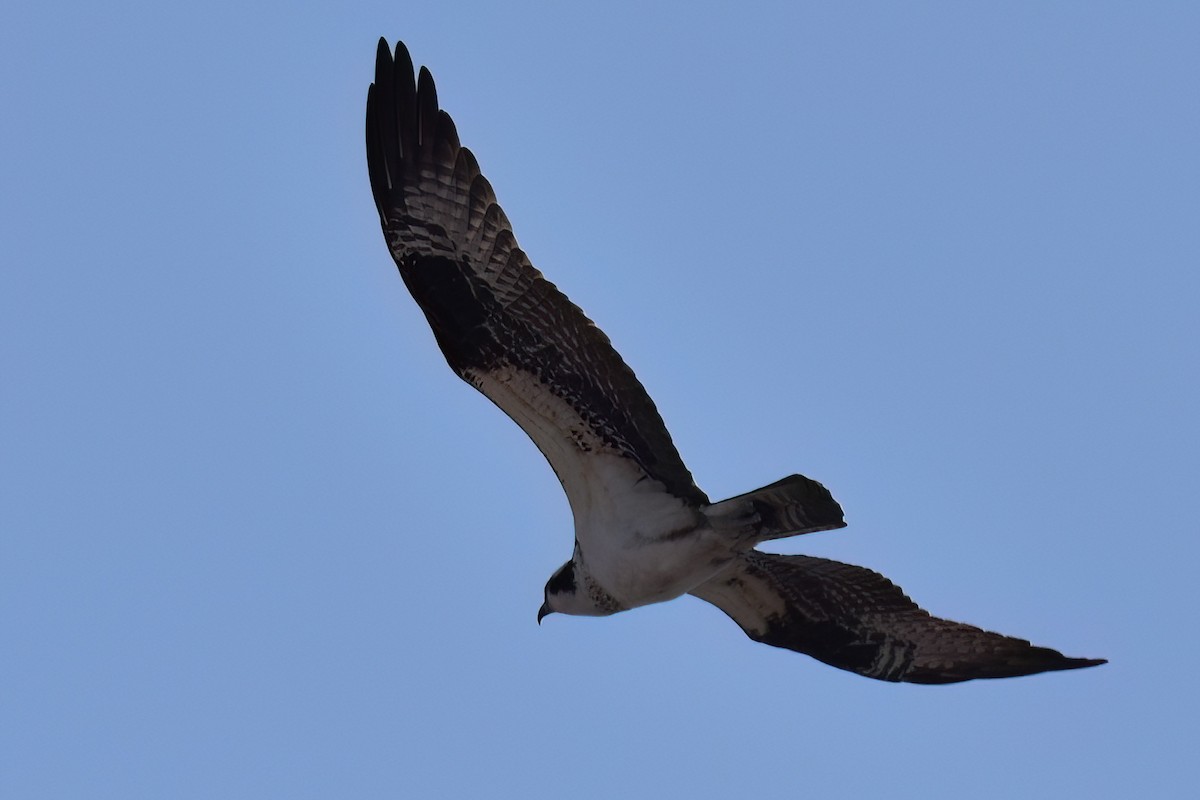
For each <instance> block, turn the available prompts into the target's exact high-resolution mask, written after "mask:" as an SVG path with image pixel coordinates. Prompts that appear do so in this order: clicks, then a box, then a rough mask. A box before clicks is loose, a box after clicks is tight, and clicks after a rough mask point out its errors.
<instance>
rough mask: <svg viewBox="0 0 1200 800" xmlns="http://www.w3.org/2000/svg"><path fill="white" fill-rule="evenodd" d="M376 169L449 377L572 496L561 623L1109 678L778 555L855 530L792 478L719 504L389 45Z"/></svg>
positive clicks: (829, 566)
mask: <svg viewBox="0 0 1200 800" xmlns="http://www.w3.org/2000/svg"><path fill="white" fill-rule="evenodd" d="M366 134H367V166H368V171H369V173H370V178H371V191H372V193H373V194H374V197H375V205H376V207H377V208H378V210H379V219H380V223H381V224H382V226H383V234H384V238H385V239H386V241H387V245H388V248H389V249H390V250H391V253H392V257H393V258H394V259H395V261H396V265H397V267H398V268H399V270H400V277H401V278H403V280H404V283H405V285H406V286H407V287H408V290H409V291H410V292H411V293H412V295H413V297H414V298H415V299H416V301H417V304H418V305H420V307H421V310H422V311H424V312H425V317H426V318H427V319H428V321H429V325H430V327H431V328H432V329H433V335H434V337H435V339H436V340H437V343H438V346H439V347H440V348H441V350H442V353H443V354H444V355H445V357H446V361H447V362H448V363H449V364H450V368H451V369H453V370H454V372H455V373H456V374H457V375H458V376H459V377H461V378H462V379H463V380H465V381H466V382H467V383H469V384H471V385H472V386H474V387H475V388H476V389H478V390H479V391H481V392H483V394H484V395H486V396H487V397H488V399H490V400H491V401H492V402H493V403H495V404H496V405H497V406H499V407H500V409H501V410H502V411H503V412H504V413H505V414H507V415H508V416H510V417H511V418H512V419H513V420H514V421H515V422H516V423H517V424H518V425H520V426H521V428H522V429H523V430H524V431H525V433H527V434H528V435H529V437H530V438H531V439H533V442H534V444H536V445H537V447H538V449H539V450H541V451H542V453H543V454H544V455H545V457H546V460H547V461H549V462H550V466H551V468H553V470H554V473H555V475H557V476H558V479H559V481H560V482H561V483H562V486H563V489H564V490H565V491H566V494H567V499H568V501H569V502H570V505H571V512H572V514H573V516H574V520H575V548H574V552H573V553H572V555H571V559H570V560H569V561H567V563H565V564H564V565H563V566H562V567H561V568H559V570H558V571H557V572H555V573H554V575H553V576H552V577H551V578H550V580H549V582H547V584H546V589H545V602H544V604H543V605H542V607H541V609H540V610H539V611H538V622H539V623H540V622H541V620H542V618H543V617H545V616H546V615H547V614H550V613H552V612H556V611H557V612H561V613H564V614H578V615H608V614H615V613H616V612H618V611H625V610H627V609H630V608H637V607H638V606H642V605H646V604H648V603H661V602H663V601H666V600H671V599H673V598H676V597H679V596H681V595H684V594H691V595H694V596H696V597H699V598H701V599H702V600H706V601H708V602H709V603H712V604H713V605H715V606H716V607H717V608H719V609H721V610H722V611H724V612H725V613H726V614H727V615H728V616H729V617H731V618H732V619H733V621H734V622H736V623H737V624H738V625H739V626H741V628H742V630H743V631H745V632H746V634H747V635H748V636H749V637H750V638H751V639H754V640H756V641H759V642H764V643H766V644H769V645H774V646H776V647H783V648H787V649H790V650H795V651H798V652H801V653H806V654H808V655H810V656H812V657H814V658H817V659H819V660H821V661H823V662H825V663H826V664H830V665H832V666H835V667H839V668H841V669H845V670H850V671H852V672H856V673H858V674H860V675H865V676H867V677H870V678H877V679H880V680H885V681H908V682H911V683H953V682H956V681H965V680H970V679H972V678H1003V677H1010V676H1015V675H1029V674H1033V673H1037V672H1045V671H1049V670H1062V669H1077V668H1079V667H1090V666H1094V665H1096V664H1103V663H1104V661H1103V660H1102V659H1086V658H1068V657H1066V656H1064V655H1062V654H1061V653H1059V652H1058V651H1056V650H1051V649H1049V648H1045V647H1034V646H1033V645H1031V644H1030V643H1029V642H1027V641H1025V640H1023V639H1015V638H1012V637H1008V636H1002V635H1000V634H996V633H989V632H988V631H984V630H981V629H979V628H976V627H973V626H971V625H965V624H962V623H959V622H951V621H949V620H944V619H938V618H937V617H933V616H931V615H930V614H929V613H927V612H926V611H924V610H922V609H921V608H919V607H918V606H917V605H916V604H915V603H913V602H912V601H911V600H909V598H908V597H907V596H906V595H905V594H904V593H903V592H902V591H901V590H900V588H899V587H897V586H896V585H895V584H893V583H892V582H890V581H889V580H887V579H886V578H884V577H883V576H882V575H879V574H878V573H876V572H872V571H871V570H868V569H864V568H863V567H856V566H852V565H850V564H842V563H839V562H837V561H830V560H827V559H823V558H812V557H809V556H802V555H773V554H770V553H764V552H761V551H759V550H757V549H755V548H756V546H757V545H759V544H761V543H762V542H765V541H768V540H771V539H778V538H781V537H785V536H797V535H800V534H803V533H811V532H813V531H824V530H830V529H834V528H841V527H844V526H845V524H846V523H845V522H844V521H843V519H842V509H841V506H839V505H838V503H837V501H835V500H834V499H833V497H832V496H831V495H830V494H829V492H828V490H826V489H825V487H824V486H822V485H821V484H819V483H817V482H816V481H813V480H810V479H809V478H806V477H804V476H802V475H792V476H790V477H787V478H784V479H783V480H781V481H778V482H777V483H773V484H771V485H770V486H765V487H763V488H761V489H758V490H756V491H753V492H749V493H747V494H743V495H739V496H737V497H733V498H730V499H728V500H722V501H721V502H717V503H713V502H710V501H709V499H708V497H707V496H706V495H705V494H704V492H702V491H701V490H700V489H699V488H698V487H697V486H696V484H695V482H694V481H693V480H692V474H691V473H690V472H689V471H688V468H687V467H686V466H685V465H684V463H683V460H682V459H681V458H680V456H679V452H678V451H677V450H676V449H675V445H674V444H673V443H672V441H671V436H670V434H668V433H667V429H666V426H665V425H664V424H663V421H662V418H661V417H660V416H659V414H658V410H657V409H656V408H655V406H654V403H653V401H651V399H650V397H649V395H647V394H646V390H645V389H644V388H643V387H642V384H641V383H640V382H638V379H637V378H636V377H635V376H634V374H633V371H632V370H631V369H630V368H629V367H628V366H627V365H626V364H625V362H624V361H623V360H622V359H621V356H620V355H618V354H617V352H616V351H615V350H614V349H613V347H612V345H611V344H610V343H609V340H608V337H607V336H605V335H604V333H603V332H601V330H600V329H599V328H597V327H596V325H595V324H594V323H593V322H592V321H591V320H590V319H588V318H587V317H586V316H585V315H584V314H583V312H582V311H580V309H579V308H578V307H577V306H575V305H574V304H572V303H571V301H570V300H568V299H567V298H566V296H564V295H563V294H562V293H561V292H559V291H558V289H557V288H555V286H554V284H552V283H550V282H549V281H547V280H546V279H545V278H544V277H542V274H541V273H540V272H538V271H537V270H536V269H534V267H533V265H532V264H531V263H530V262H529V259H528V258H527V257H526V255H525V253H524V252H523V251H522V250H521V249H520V248H519V247H518V246H517V240H516V238H515V237H514V235H513V231H512V226H511V225H510V224H509V221H508V218H507V217H506V216H505V215H504V212H503V211H502V210H501V208H500V206H499V204H497V202H496V196H495V194H494V193H493V191H492V187H491V185H490V184H489V183H488V181H487V179H486V178H484V176H483V174H482V173H481V172H480V169H479V164H478V163H477V162H476V161H475V157H474V156H473V155H471V151H470V150H468V149H467V148H465V147H463V146H462V145H460V144H459V139H458V134H457V132H456V131H455V127H454V123H453V122H452V121H451V119H450V117H449V115H448V114H446V112H445V111H442V110H441V109H440V108H439V107H438V101H437V93H436V91H435V89H434V84H433V77H432V76H431V75H430V73H429V71H428V70H427V69H425V68H424V67H422V68H421V71H420V75H419V77H416V78H414V75H413V65H412V61H411V59H410V58H409V55H408V51H407V49H406V48H405V47H404V45H403V44H400V43H397V45H396V50H395V55H394V56H393V54H392V53H391V52H390V51H389V48H388V44H387V41H386V40H384V39H381V40H380V42H379V49H378V54H377V59H376V65H375V82H374V83H373V84H372V85H371V87H370V89H369V90H368V92H367V126H366Z"/></svg>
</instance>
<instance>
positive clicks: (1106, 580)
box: [0, 2, 1200, 800]
mask: <svg viewBox="0 0 1200 800" xmlns="http://www.w3.org/2000/svg"><path fill="white" fill-rule="evenodd" d="M435 5H436V8H435V7H434V6H435ZM739 5H740V4H732V3H730V4H717V3H704V4H692V5H690V6H688V10H687V11H686V13H683V12H680V11H677V10H676V11H668V10H667V6H666V4H661V5H659V4H650V3H633V4H622V3H606V4H591V5H589V6H588V7H587V10H586V11H580V10H575V9H568V7H567V6H566V5H565V4H560V5H551V4H548V3H547V4H520V3H516V4H510V3H505V4H482V3H480V4H476V5H472V4H456V3H449V2H447V3H438V4H424V6H422V7H409V6H406V4H404V3H399V2H389V3H360V2H350V3H340V4H330V5H329V6H328V8H325V9H320V8H311V9H305V10H300V9H298V8H297V7H295V6H294V5H293V4H282V3H274V4H272V3H262V4H257V5H255V6H251V7H247V6H245V5H243V4H232V3H221V2H217V3H210V4H206V5H204V6H203V7H180V8H168V7H167V6H164V5H163V4H157V3H140V4H139V3H128V2H124V3H123V2H116V3H113V4H106V5H103V6H94V7H92V8H82V7H75V6H73V5H71V6H67V5H62V4H55V3H44V4H39V5H38V6H37V7H36V8H35V7H33V5H32V4H26V5H25V6H24V7H20V8H17V7H14V8H10V9H8V10H7V11H6V12H5V14H4V17H5V19H4V24H3V25H0V68H2V70H3V74H4V75H6V79H5V81H4V82H3V83H2V84H0V107H2V108H3V109H4V113H2V114H0V141H2V142H3V144H4V147H3V156H0V186H2V187H3V189H2V190H0V260H2V262H3V268H2V269H0V375H3V379H2V380H0V486H2V487H3V490H2V494H0V626H2V627H0V641H3V643H4V644H3V648H2V651H0V685H3V687H4V691H3V693H2V694H0V795H3V796H4V797H12V798H80V797H121V798H137V797H155V798H158V797H172V798H193V797H195V798H212V797H222V798H241V797H247V798H251V797H252V798H273V797H279V798H305V797H312V798H327V797H385V796H392V797H397V796H398V797H571V798H580V799H581V800H583V799H585V798H611V797H629V798H641V797H647V798H649V797H656V798H657V797H670V796H685V795H686V796H693V797H708V796H712V797H716V796H741V797H751V796H752V797H762V798H775V797H781V798H782V797H795V796H800V795H812V796H822V797H826V798H839V797H862V796H865V795H867V794H868V793H872V794H874V793H880V792H886V793H887V794H888V795H889V796H892V797H899V798H907V797H922V798H929V797H961V796H970V797H974V798H1011V797H1014V796H1022V797H1050V796H1057V797H1062V796H1074V797H1082V796H1088V797H1130V796H1170V795H1172V794H1174V795H1179V794H1182V793H1186V788H1187V787H1188V786H1189V785H1193V786H1194V783H1193V775H1192V774H1191V773H1192V772H1193V770H1191V768H1190V767H1188V766H1187V764H1188V763H1189V762H1190V760H1191V759H1192V758H1194V750H1195V746H1196V742H1197V740H1198V739H1200V736H1198V730H1197V723H1196V719H1197V712H1198V711H1200V709H1198V708H1197V705H1198V703H1197V695H1196V692H1195V689H1194V680H1193V679H1192V677H1191V674H1190V673H1191V671H1192V669H1193V665H1194V664H1195V663H1196V662H1197V660H1198V658H1200V648H1198V647H1197V643H1196V633H1195V628H1196V623H1197V603H1196V600H1195V593H1194V589H1193V587H1194V584H1195V565H1196V563H1197V560H1198V557H1200V545H1198V541H1200V530H1198V523H1197V519H1198V513H1197V512H1198V508H1197V500H1196V484H1197V478H1198V477H1200V469H1198V463H1197V462H1198V456H1197V452H1198V448H1197V442H1198V439H1200V437H1198V434H1200V424H1198V422H1197V414H1196V397H1197V378H1196V365H1197V363H1200V358H1198V356H1200V353H1198V352H1197V350H1198V348H1197V342H1198V341H1200V324H1198V322H1197V306H1198V302H1200V291H1198V290H1200V278H1198V277H1197V265H1198V264H1200V241H1198V238H1200V237H1198V234H1197V230H1198V227H1197V220H1198V219H1200V202H1198V199H1200V192H1198V187H1200V156H1198V153H1197V144H1196V143H1197V142H1200V103H1198V102H1197V95H1196V85H1197V79H1198V78H1200V74H1198V72H1200V51H1198V50H1197V48H1196V46H1195V32H1196V30H1197V29H1198V27H1197V26H1198V25H1200V12H1198V11H1197V10H1196V9H1195V7H1193V6H1192V5H1189V4H1183V3H1178V4H1171V3H1157V4H1148V5H1143V6H1139V7H1134V6H1130V5H1128V4H1107V3H1057V4H1052V5H1051V4H1042V3H1029V4H1021V3H1017V4H1004V5H1003V7H1000V6H996V5H995V4H982V3H939V4H893V3H882V4H854V5H853V7H851V5H850V4H821V5H814V4H805V3H789V4H760V5H759V6H758V8H757V10H754V11H746V10H745V9H744V8H740V7H739ZM380 35H384V36H387V37H388V38H389V40H395V39H396V38H402V39H404V40H405V41H406V42H407V43H408V45H409V47H410V48H411V50H412V52H413V56H414V59H415V60H416V61H417V62H418V63H424V64H427V65H429V66H430V67H431V69H432V70H433V72H434V75H435V77H436V78H437V81H438V85H439V92H440V97H441V100H442V104H443V106H444V107H445V108H447V109H448V110H449V111H450V113H451V114H452V115H453V116H454V118H455V120H456V121H457V123H458V129H459V132H460V134H461V136H462V139H463V142H464V143H465V144H467V145H468V146H469V147H471V148H472V150H474V152H475V153H476V155H477V156H478V158H479V161H480V163H481V164H482V166H483V169H484V171H485V173H486V174H487V175H488V177H489V178H490V179H491V181H492V183H493V184H494V186H495V187H496V191H497V194H498V196H499V198H500V200H501V202H502V203H503V205H504V207H505V210H506V211H507V212H508V215H509V217H510V218H511V219H512V220H513V223H514V227H515V229H516V233H517V236H518V238H519V240H520V242H521V244H522V246H523V247H524V249H525V250H526V251H527V252H528V253H529V254H530V256H531V258H532V259H533V261H534V263H535V264H537V265H538V267H539V268H540V269H542V270H543V271H544V272H545V273H546V274H547V275H548V276H549V277H550V278H551V279H552V280H554V281H555V282H556V283H557V284H558V285H559V286H560V288H562V289H563V290H564V291H565V292H567V294H568V295H570V296H571V297H572V299H574V300H575V301H576V302H577V303H579V304H580V305H581V306H582V307H583V308H584V309H585V310H586V311H587V312H588V313H589V314H590V315H591V316H592V317H593V318H594V319H595V320H596V321H597V322H598V323H599V324H600V325H601V326H602V327H603V328H604V329H605V331H606V332H607V333H608V334H609V336H610V337H611V338H612V340H613V342H614V344H615V345H616V346H617V348H618V349H619V350H620V351H621V352H622V354H623V355H624V356H625V358H626V360H627V361H628V362H629V363H630V364H631V365H632V366H633V367H634V369H635V370H636V371H637V373H638V375H639V377H640V378H641V379H642V381H643V382H644V383H645V384H646V386H647V388H648V389H649V391H650V393H651V394H652V395H653V396H654V398H655V399H656V401H657V403H658V406H659V408H660V410H661V411H662V414H663V416H664V418H665V419H666V421H667V423H668V425H669V427H670V428H671V431H672V433H673V435H674V437H675V441H676V444H677V445H678V447H679V449H680V451H681V452H682V454H683V456H684V458H685V459H686V460H687V462H688V464H689V466H690V467H691V469H692V471H693V472H694V474H695V475H696V477H697V480H698V482H699V483H700V485H701V486H702V487H703V488H704V489H705V490H706V491H707V492H708V493H709V494H710V495H711V496H713V497H724V496H728V495H733V494H737V493H740V492H743V491H747V490H749V489H752V488H755V487H757V486H760V485H763V484H766V483H769V482H771V481H774V480H776V479H778V478H780V477H782V476H784V475H787V474H789V473H791V472H796V471H799V472H803V473H805V474H807V475H809V476H811V477H814V478H816V479H818V480H820V481H822V482H823V483H825V484H826V485H827V486H829V487H830V489H831V490H832V491H833V493H834V495H835V496H836V497H837V498H838V499H839V500H840V501H841V502H842V504H843V506H844V507H845V509H846V514H847V519H848V521H849V523H850V527H848V528H846V529H844V530H841V531H836V532H830V533H824V534H814V535H811V536H807V537H802V538H800V539H797V540H790V541H786V542H780V543H778V545H779V548H778V549H780V550H781V551H788V552H805V553H810V554H814V555H821V556H826V557H831V558H836V559H839V560H843V561H848V562H851V563H855V564H861V565H865V566H870V567H872V568H875V569H877V570H880V571H881V572H883V573H884V574H886V575H888V576H889V577H891V578H892V579H893V580H895V581H897V582H898V583H899V584H900V585H902V586H903V587H904V588H905V589H906V590H907V591H908V592H909V594H910V595H912V596H913V597H914V599H916V600H917V601H918V602H920V603H921V604H922V605H924V606H925V607H926V608H928V609H930V610H931V611H933V612H934V613H937V614H940V615H943V616H947V617H951V618H954V619H961V620H964V621H968V622H972V623H974V624H977V625H981V626H984V627H987V628H990V629H993V630H999V631H1001V632H1004V633H1009V634H1014V635H1019V636H1022V637H1026V638H1029V639H1032V640H1033V641H1034V642H1035V643H1038V644H1044V645H1049V646H1053V647H1056V648H1059V649H1061V650H1063V651H1064V652H1066V653H1068V654H1070V655H1076V656H1093V657H1095V656H1102V657H1107V658H1109V659H1111V663H1110V664H1109V665H1107V666H1105V667H1101V668H1099V669H1092V670H1085V671H1082V672H1076V673H1062V674H1051V675H1043V676H1036V677H1032V678H1027V679H1019V680H1010V681H992V682H974V683H968V684H964V685H958V686H950V687H933V688H931V687H916V686H897V685H890V684H882V683H877V682H873V681H869V680H866V679H864V678H860V677H858V676H855V675H851V674H848V673H843V672H839V671H836V670H834V669H831V668H829V667H826V666H823V665H821V664H818V663H816V662H814V661H812V660H810V659H807V658H805V657H803V656H800V655H797V654H794V653H787V652H783V651H778V650H774V649H771V648H768V647H764V646H762V645H757V644H754V643H752V642H750V641H749V640H747V639H745V637H743V635H742V634H741V632H740V631H739V630H738V629H737V628H736V627H735V626H734V625H733V624H732V623H730V622H729V621H728V620H726V619H725V618H724V617H723V615H721V614H720V612H718V611H717V610H716V609H713V608H711V607H708V606H705V605H704V604H702V603H700V602H699V601H695V600H692V599H683V600H680V601H677V602H673V603H670V604H664V605H661V606H656V607H651V608H646V609H641V610H637V611H634V612H630V613H627V614H621V615H618V616H615V617H612V618H609V619H602V620H596V619H568V618H562V617H552V618H550V619H548V620H547V621H546V623H545V624H544V625H543V626H541V627H540V628H539V627H538V626H537V625H536V624H535V622H534V617H535V614H536V611H537V608H538V605H539V604H540V602H541V599H542V586H543V584H544V583H545V580H546V578H547V577H548V576H549V575H550V574H551V572H552V571H553V570H554V569H555V568H556V567H557V566H558V565H559V564H561V563H562V561H563V560H564V559H566V558H567V557H568V556H569V555H570V547H571V520H570V516H569V511H568V508H567V504H566V501H565V499H564V497H563V496H562V492H561V489H560V487H559V486H558V484H557V481H556V480H555V479H554V476H553V474H552V473H551V471H550V469H549V467H548V466H547V465H546V463H545V462H544V460H543V459H542V457H541V456H540V455H539V454H538V453H537V451H536V450H535V449H534V448H533V446H532V445H531V444H530V443H529V442H528V441H527V440H526V439H525V437H524V435H523V434H522V433H521V432H520V431H519V430H518V429H517V428H516V427H515V426H514V425H512V424H511V423H510V422H509V421H508V420H507V419H506V418H504V417H503V415H502V414H501V413H500V412H499V411H498V410H496V409H495V408H494V407H493V406H492V405H491V404H490V403H488V402H487V401H486V400H485V399H483V398H482V397H480V396H478V395H477V394H476V393H474V392H473V391H471V390H470V389H469V388H468V387H467V386H466V385H465V384H462V383H461V382H460V381H459V380H458V379H457V378H455V377H454V376H453V375H452V374H451V372H450V371H449V370H448V369H447V368H446V367H445V364H444V362H443V361H442V358H441V355H440V354H439V353H438V351H437V348H436V346H435V344H434V342H433V337H432V335H431V334H430V332H429V330H428V328H427V326H426V325H425V322H424V320H423V318H422V316H421V314H420V313H419V311H418V309H417V308H416V306H415V304H414V303H413V302H412V300H411V298H409V297H408V296H407V294H406V293H405V291H404V288H403V285H402V284H401V282H400V280H399V278H398V277H397V275H396V274H395V269H394V267H393V266H392V263H391V260H390V258H389V256H388V254H387V252H386V249H385V247H384V245H383V241H382V237H381V236H380V233H379V229H378V219H377V217H376V214H375V211H374V208H373V205H372V201H371V195H370V191H369V188H368V183H367V176H366V167H365V160H364V155H363V145H362V126H363V122H362V117H363V103H364V98H365V93H366V87H367V84H368V83H369V81H370V80H371V77H372V74H373V59H374V49H375V42H376V39H377V38H378V37H379V36H380Z"/></svg>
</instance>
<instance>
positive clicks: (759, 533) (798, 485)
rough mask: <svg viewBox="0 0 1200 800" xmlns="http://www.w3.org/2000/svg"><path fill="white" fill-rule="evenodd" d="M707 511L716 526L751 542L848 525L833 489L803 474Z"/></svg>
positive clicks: (734, 498)
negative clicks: (831, 491)
mask: <svg viewBox="0 0 1200 800" xmlns="http://www.w3.org/2000/svg"><path fill="white" fill-rule="evenodd" d="M704 513H705V515H707V516H708V518H709V519H710V520H711V521H712V523H713V526H714V527H716V528H718V529H726V530H731V531H733V532H735V535H736V536H737V537H738V538H739V539H742V540H743V541H746V542H747V543H749V544H751V545H754V544H758V543H759V542H765V541H767V540H768V539H782V538H784V537H786V536H797V535H799V534H802V533H813V532H814V531H827V530H832V529H834V528H844V527H846V522H845V520H844V519H843V518H842V507H841V506H840V505H838V502H837V501H836V500H834V499H833V495H831V494H829V490H828V489H826V488H825V487H824V486H822V485H821V484H819V483H817V482H816V481H814V480H812V479H810V478H806V477H804V476H803V475H789V476H788V477H786V478H784V479H783V480H781V481H776V482H775V483H772V484H771V485H770V486H764V487H762V488H761V489H755V490H754V491H753V492H747V493H746V494H739V495H738V496H737V497H731V498H729V499H728V500H722V501H721V502H719V503H713V504H712V505H710V506H708V507H707V508H706V509H705V510H704Z"/></svg>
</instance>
